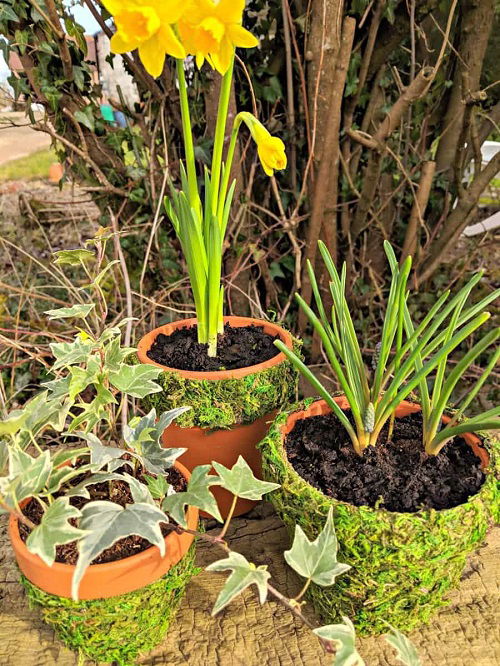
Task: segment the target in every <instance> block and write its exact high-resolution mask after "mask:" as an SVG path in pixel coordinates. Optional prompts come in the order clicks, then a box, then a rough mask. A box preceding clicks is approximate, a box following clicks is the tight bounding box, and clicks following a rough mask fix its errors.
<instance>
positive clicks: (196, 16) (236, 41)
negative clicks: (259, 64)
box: [178, 0, 259, 74]
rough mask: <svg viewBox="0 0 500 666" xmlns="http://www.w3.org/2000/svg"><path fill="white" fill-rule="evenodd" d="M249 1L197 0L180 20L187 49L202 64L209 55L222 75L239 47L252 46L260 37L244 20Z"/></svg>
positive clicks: (180, 33)
mask: <svg viewBox="0 0 500 666" xmlns="http://www.w3.org/2000/svg"><path fill="white" fill-rule="evenodd" d="M244 9H245V0H219V1H216V2H214V1H213V0H194V1H193V2H192V3H191V4H190V5H189V7H188V9H187V10H186V12H185V13H184V16H183V17H182V19H181V20H180V21H179V24H178V28H179V35H180V38H181V41H182V43H183V45H184V46H185V48H186V51H187V52H188V53H190V54H192V55H195V56H196V63H197V65H198V67H201V66H202V64H203V62H204V60H205V58H206V59H207V60H208V62H209V63H210V64H211V65H212V67H214V68H215V69H216V70H217V71H219V72H220V73H221V74H225V73H226V72H227V70H228V69H229V65H230V64H231V59H232V57H233V53H234V49H235V47H237V46H240V47H243V48H247V49H249V48H252V47H254V46H257V45H258V43H259V40H258V39H257V38H256V37H254V36H253V35H252V33H251V32H248V30H245V28H243V26H242V25H241V23H242V17H243V10H244Z"/></svg>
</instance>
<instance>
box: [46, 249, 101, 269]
mask: <svg viewBox="0 0 500 666" xmlns="http://www.w3.org/2000/svg"><path fill="white" fill-rule="evenodd" d="M54 257H55V259H54V264H58V265H60V266H62V265H65V264H66V265H68V266H80V264H81V263H82V262H83V263H85V262H87V261H89V260H90V259H93V258H94V257H95V254H94V252H92V251H91V250H84V249H83V248H76V249H75V250H58V251H57V252H54Z"/></svg>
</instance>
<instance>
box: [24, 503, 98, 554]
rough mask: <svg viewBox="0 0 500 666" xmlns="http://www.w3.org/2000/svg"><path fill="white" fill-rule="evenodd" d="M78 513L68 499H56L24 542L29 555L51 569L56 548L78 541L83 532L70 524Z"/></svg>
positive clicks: (77, 516) (78, 515)
mask: <svg viewBox="0 0 500 666" xmlns="http://www.w3.org/2000/svg"><path fill="white" fill-rule="evenodd" d="M80 515H81V514H80V511H79V509H77V508H76V507H74V506H71V504H70V503H69V498H68V497H58V498H57V499H55V500H54V501H53V502H52V503H51V504H50V505H49V506H48V508H47V509H46V511H45V513H44V514H43V517H42V520H41V522H40V524H39V525H37V526H36V527H35V529H34V530H33V531H32V532H31V534H30V535H29V536H28V538H27V540H26V547H27V548H28V550H29V551H30V553H34V554H35V555H39V556H40V557H41V558H42V560H43V561H44V562H45V564H46V565H47V566H49V567H51V566H52V565H53V564H54V560H55V558H56V546H61V545H63V544H65V543H70V542H71V541H75V540H77V539H80V538H81V537H82V536H84V535H85V532H84V531H83V530H81V529H78V528H77V527H74V526H73V525H71V524H70V522H69V521H70V520H71V519H72V518H80Z"/></svg>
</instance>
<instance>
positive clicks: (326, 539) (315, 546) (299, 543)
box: [284, 508, 351, 587]
mask: <svg viewBox="0 0 500 666" xmlns="http://www.w3.org/2000/svg"><path fill="white" fill-rule="evenodd" d="M337 550H338V544H337V537H336V535H335V527H334V525H333V510H332V508H330V511H329V512H328V517H327V519H326V523H325V526H324V528H323V529H322V530H321V532H320V533H319V534H318V536H317V537H316V539H315V540H314V541H309V539H308V538H307V536H306V535H305V534H304V532H303V531H302V528H301V527H300V525H296V526H295V536H294V539H293V544H292V547H291V548H290V550H287V551H285V552H284V557H285V560H286V562H287V564H289V566H291V567H292V569H294V570H295V571H296V572H297V573H298V574H300V575H301V576H303V577H304V578H307V579H311V580H312V581H313V583H316V584H317V585H322V586H323V587H326V586H328V585H333V583H334V582H335V578H336V577H337V576H339V575H340V574H342V573H344V572H345V571H347V570H348V569H350V568H351V567H350V566H349V565H348V564H342V563H340V562H337Z"/></svg>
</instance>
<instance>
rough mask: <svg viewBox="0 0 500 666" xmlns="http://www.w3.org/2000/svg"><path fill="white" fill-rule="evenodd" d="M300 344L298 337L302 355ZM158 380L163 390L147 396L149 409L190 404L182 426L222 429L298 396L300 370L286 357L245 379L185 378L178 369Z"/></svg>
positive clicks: (296, 343) (145, 402)
mask: <svg viewBox="0 0 500 666" xmlns="http://www.w3.org/2000/svg"><path fill="white" fill-rule="evenodd" d="M300 347H301V343H300V342H299V341H298V340H294V351H295V353H297V354H299V355H300ZM156 381H157V382H158V383H159V384H160V385H161V386H162V387H163V392H162V393H153V394H152V395H148V396H147V397H146V398H144V400H143V405H144V407H145V408H146V409H147V410H148V411H149V410H150V409H151V408H152V407H155V408H156V411H157V413H158V414H161V413H162V412H164V411H167V410H169V409H173V408H174V407H183V406H187V405H189V406H191V407H192V409H190V410H189V411H187V412H186V413H185V414H182V415H181V416H180V417H179V418H178V419H177V420H176V423H177V424H178V425H179V426H181V428H192V427H193V426H197V427H200V428H209V429H222V428H230V427H231V426H234V425H240V424H244V425H245V424H248V423H253V422H254V421H255V420H256V419H258V418H260V417H261V416H264V415H265V414H268V413H269V412H272V411H273V410H275V409H282V407H283V406H284V405H288V404H289V403H290V402H291V401H292V400H295V397H296V390H297V383H298V373H297V371H296V370H295V368H294V367H293V365H292V364H291V363H290V361H288V360H285V361H283V362H282V363H280V364H279V365H275V366H273V367H271V368H268V369H267V370H263V371H261V372H255V373H253V374H250V375H247V376H246V377H242V378H241V379H221V380H215V381H214V380H208V379H205V380H198V379H184V378H183V377H181V376H180V375H179V374H178V373H176V372H164V373H162V374H161V375H160V376H159V377H158V379H157V380H156Z"/></svg>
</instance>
